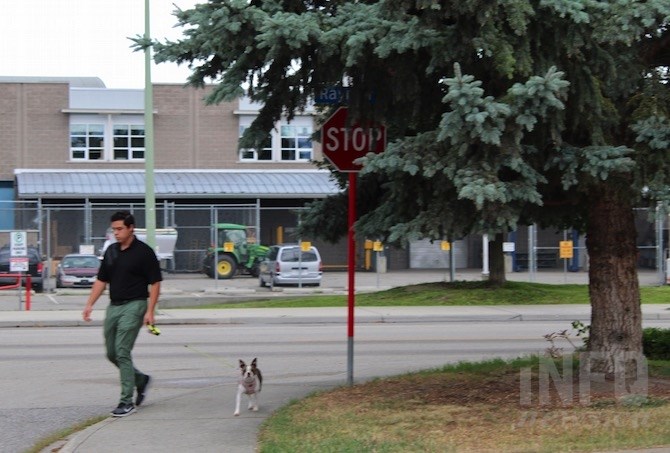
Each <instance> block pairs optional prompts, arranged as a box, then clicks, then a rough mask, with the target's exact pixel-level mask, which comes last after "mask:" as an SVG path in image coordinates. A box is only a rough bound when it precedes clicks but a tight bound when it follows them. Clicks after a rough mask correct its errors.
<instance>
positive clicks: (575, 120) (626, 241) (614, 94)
mask: <svg viewBox="0 0 670 453" xmlns="http://www.w3.org/2000/svg"><path fill="white" fill-rule="evenodd" d="M176 17H177V18H178V25H179V26H181V27H183V29H184V36H183V39H180V40H178V41H174V42H170V41H165V42H154V43H149V42H146V41H144V40H143V39H142V38H137V44H138V46H139V47H143V46H148V45H153V46H154V50H155V60H156V61H157V62H164V61H172V62H177V63H180V64H182V63H183V64H188V65H190V67H191V68H192V70H193V71H192V75H191V77H190V78H189V83H190V84H192V85H194V86H202V85H204V84H208V83H213V84H215V88H214V89H213V91H212V92H211V95H210V96H209V98H208V101H209V102H212V103H216V102H220V101H223V100H233V99H235V98H237V97H238V96H241V95H247V96H249V97H250V98H251V99H252V100H254V101H258V102H260V103H262V105H263V107H262V110H261V112H260V114H259V116H258V118H257V120H256V121H255V122H254V124H253V125H252V127H251V128H250V129H249V130H248V131H247V133H245V137H244V143H243V145H244V146H254V145H257V144H260V143H261V142H262V140H263V139H264V137H265V136H266V134H267V133H268V131H269V130H270V129H271V128H272V126H273V124H274V122H275V121H276V120H277V119H278V118H279V117H280V116H281V115H282V114H288V115H289V117H290V116H292V115H293V114H294V112H296V111H299V110H300V109H302V108H304V107H305V106H306V105H307V104H308V103H309V102H310V99H312V98H313V96H314V94H315V93H317V92H319V90H321V89H323V88H324V87H329V86H340V85H342V84H345V85H346V86H348V87H350V97H349V108H350V116H351V117H353V118H363V119H369V120H376V121H383V122H385V123H386V125H387V128H388V131H389V135H390V142H389V144H388V146H387V150H386V152H385V153H384V154H382V155H378V156H370V157H368V158H366V159H365V160H366V162H365V163H366V165H365V170H364V172H363V174H361V186H362V187H366V188H367V190H363V191H361V193H362V194H363V195H362V198H363V199H361V200H359V203H361V204H363V205H364V206H363V207H364V209H363V212H364V214H363V215H362V217H361V219H360V220H359V222H357V225H356V230H357V233H359V234H365V235H374V236H376V237H383V238H385V239H387V240H389V241H392V242H393V241H401V240H406V239H408V238H412V237H427V238H434V239H440V238H444V237H448V238H458V237H461V236H463V235H465V234H468V233H483V232H486V233H491V234H500V233H502V232H505V231H509V230H511V229H514V228H515V227H516V225H517V224H518V223H526V224H528V223H538V224H540V225H544V226H549V225H554V226H558V227H577V228H581V229H582V230H583V231H585V232H586V235H587V249H588V253H589V259H590V267H589V289H590V298H591V303H592V323H591V336H590V343H589V344H590V347H591V349H592V350H593V351H597V352H600V353H602V354H603V356H605V357H607V359H606V360H604V361H602V363H601V364H600V368H601V369H602V370H603V371H606V372H613V371H614V367H615V361H616V358H617V357H618V356H620V355H621V354H622V353H640V352H641V310H640V297H639V285H638V279H637V273H636V245H635V237H636V231H635V224H634V219H633V208H634V207H635V206H636V205H640V204H641V203H648V204H649V205H652V206H655V203H657V202H658V201H667V199H668V193H669V191H668V183H669V182H670V181H669V179H670V172H669V171H668V167H669V165H670V160H669V159H668V157H670V156H669V154H670V153H669V147H670V145H669V143H670V114H669V112H668V109H669V106H670V104H669V102H668V101H669V100H670V95H669V93H668V91H669V88H668V72H667V66H668V65H669V63H670V46H669V42H670V32H669V31H668V23H669V21H670V2H668V1H667V0H647V1H633V0H626V1H617V2H612V1H598V0H534V1H531V0H450V1H437V0H415V1H409V0H380V1H372V0H370V1H346V0H339V1H319V0H315V1H308V0H283V1H282V0H252V1H247V0H210V1H209V2H208V3H204V4H201V5H198V6H196V7H195V8H194V9H191V10H185V11H177V12H176ZM324 114H327V112H324ZM342 198H343V197H341V196H340V197H339V199H338V198H337V197H336V198H335V199H331V200H325V201H323V202H320V203H317V204H315V205H314V206H313V210H312V211H311V214H310V216H309V218H308V219H304V220H305V222H306V224H307V225H310V224H311V225H314V226H315V225H320V226H323V225H324V224H328V225H335V226H338V227H339V228H340V230H337V228H329V229H328V230H327V231H329V232H337V231H341V232H342V233H344V231H343V226H342V223H341V222H342V220H341V219H342V216H341V215H338V216H334V215H333V212H341V209H342ZM338 222H339V223H338ZM321 231H326V230H324V229H321ZM498 237H500V236H498Z"/></svg>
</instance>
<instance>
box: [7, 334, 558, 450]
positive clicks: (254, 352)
mask: <svg viewBox="0 0 670 453" xmlns="http://www.w3.org/2000/svg"><path fill="white" fill-rule="evenodd" d="M564 327H565V322H560V323H559V322H553V323H552V322H549V323H547V322H537V323H514V324H513V326H512V325H510V324H509V323H484V324H482V323H450V324H444V323H418V324H379V325H363V326H359V327H358V328H357V332H356V345H355V354H354V362H355V366H354V369H355V372H354V374H355V376H356V380H357V381H359V380H366V379H370V378H373V377H378V376H386V375H393V374H398V373H404V372H408V371H415V370H419V369H425V368H433V367H437V366H440V365H443V364H445V363H451V362H457V361H461V360H478V359H481V358H485V357H511V356H516V355H518V354H519V353H525V352H537V351H539V350H542V349H543V348H545V347H546V341H544V340H543V338H542V335H544V334H546V333H548V332H550V331H554V330H556V329H558V328H564ZM134 357H135V361H136V364H137V366H138V367H139V368H140V369H144V370H147V371H149V370H150V372H151V373H152V374H153V375H154V376H155V382H154V385H153V388H152V393H151V400H152V401H154V402H155V401H161V400H166V399H170V398H174V397H177V396H179V395H184V394H187V393H188V392H191V391H193V390H196V389H201V388H204V387H208V386H221V387H222V392H221V404H222V406H226V408H227V409H228V410H229V411H231V412H232V404H233V400H234V387H235V382H236V373H235V370H234V367H235V366H236V364H237V360H238V359H239V358H242V359H246V360H250V359H252V358H254V357H258V360H259V365H260V366H261V369H262V370H263V372H264V375H265V385H266V387H268V386H270V387H273V386H282V385H291V384H293V385H295V384H299V385H301V386H302V387H303V388H304V389H305V390H306V391H307V390H317V389H325V388H331V387H334V386H337V385H342V384H343V383H345V382H346V370H347V354H346V333H345V328H344V326H342V325H314V324H310V325H294V324H279V325H228V326H206V325H205V326H175V325H173V326H165V327H164V328H163V334H162V335H161V336H160V337H154V336H150V335H148V334H147V335H141V336H140V338H139V340H138V344H137V346H136V348H135V350H134ZM0 369H2V372H1V374H0V376H1V377H0V389H1V390H0V391H1V392H2V397H1V398H0V414H1V416H0V432H2V438H1V439H0V451H2V452H8V453H9V452H21V451H24V450H25V449H27V448H29V447H30V446H31V445H33V444H34V443H35V442H36V441H37V440H38V439H40V438H43V437H45V436H47V435H49V434H51V433H54V432H57V431H59V430H61V429H64V428H68V427H71V426H73V425H74V424H76V423H78V422H81V421H84V420H86V419H88V418H90V417H93V416H97V415H106V414H107V413H108V412H109V410H111V409H112V408H113V406H115V404H116V402H117V397H118V379H117V373H116V370H115V369H114V368H113V367H112V366H111V365H110V364H109V363H107V362H106V360H105V358H104V355H103V347H102V333H101V330H100V328H99V327H76V328H20V329H0ZM266 395H272V393H271V392H264V398H265V401H263V404H264V405H265V406H268V405H273V404H275V403H277V404H278V402H274V403H273V402H272V401H268V400H267V398H266ZM282 403H283V402H282Z"/></svg>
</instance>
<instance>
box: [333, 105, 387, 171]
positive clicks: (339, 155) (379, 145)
mask: <svg viewBox="0 0 670 453" xmlns="http://www.w3.org/2000/svg"><path fill="white" fill-rule="evenodd" d="M321 144H322V146H323V149H322V151H323V155H324V156H326V157H327V158H328V160H329V161H330V162H332V164H333V165H335V167H336V168H337V169H338V170H339V171H342V172H357V171H359V170H360V169H361V166H360V165H357V164H354V160H356V159H358V158H359V157H363V156H365V155H366V154H367V153H377V154H379V153H381V152H383V151H384V148H385V147H386V127H385V126H384V125H383V124H378V123H371V124H368V125H361V124H358V123H354V124H350V125H348V126H347V108H346V107H340V108H338V109H337V110H336V111H335V113H333V115H332V116H331V117H330V118H328V119H327V120H326V122H325V123H323V127H322V128H321Z"/></svg>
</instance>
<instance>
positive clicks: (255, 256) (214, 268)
mask: <svg viewBox="0 0 670 453" xmlns="http://www.w3.org/2000/svg"><path fill="white" fill-rule="evenodd" d="M214 228H215V229H216V246H215V247H210V248H209V249H208V250H207V253H206V254H205V259H204V261H203V263H202V265H203V272H204V273H205V274H206V275H208V276H209V277H211V278H215V277H218V278H221V279H228V278H233V277H234V276H235V275H237V274H251V276H252V277H258V274H259V266H260V263H261V261H263V259H264V258H265V256H266V255H267V254H268V250H269V247H267V246H265V245H259V244H256V239H255V237H253V236H250V235H249V233H248V227H247V226H245V225H238V224H235V223H218V224H216V225H214Z"/></svg>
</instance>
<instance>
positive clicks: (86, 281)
mask: <svg viewBox="0 0 670 453" xmlns="http://www.w3.org/2000/svg"><path fill="white" fill-rule="evenodd" d="M98 269H100V259H99V258H98V257H97V256H95V255H82V254H70V255H65V256H64V257H63V259H62V260H61V262H60V263H59V264H58V267H57V268H56V288H90V287H91V286H93V283H94V282H95V278H96V275H98Z"/></svg>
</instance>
